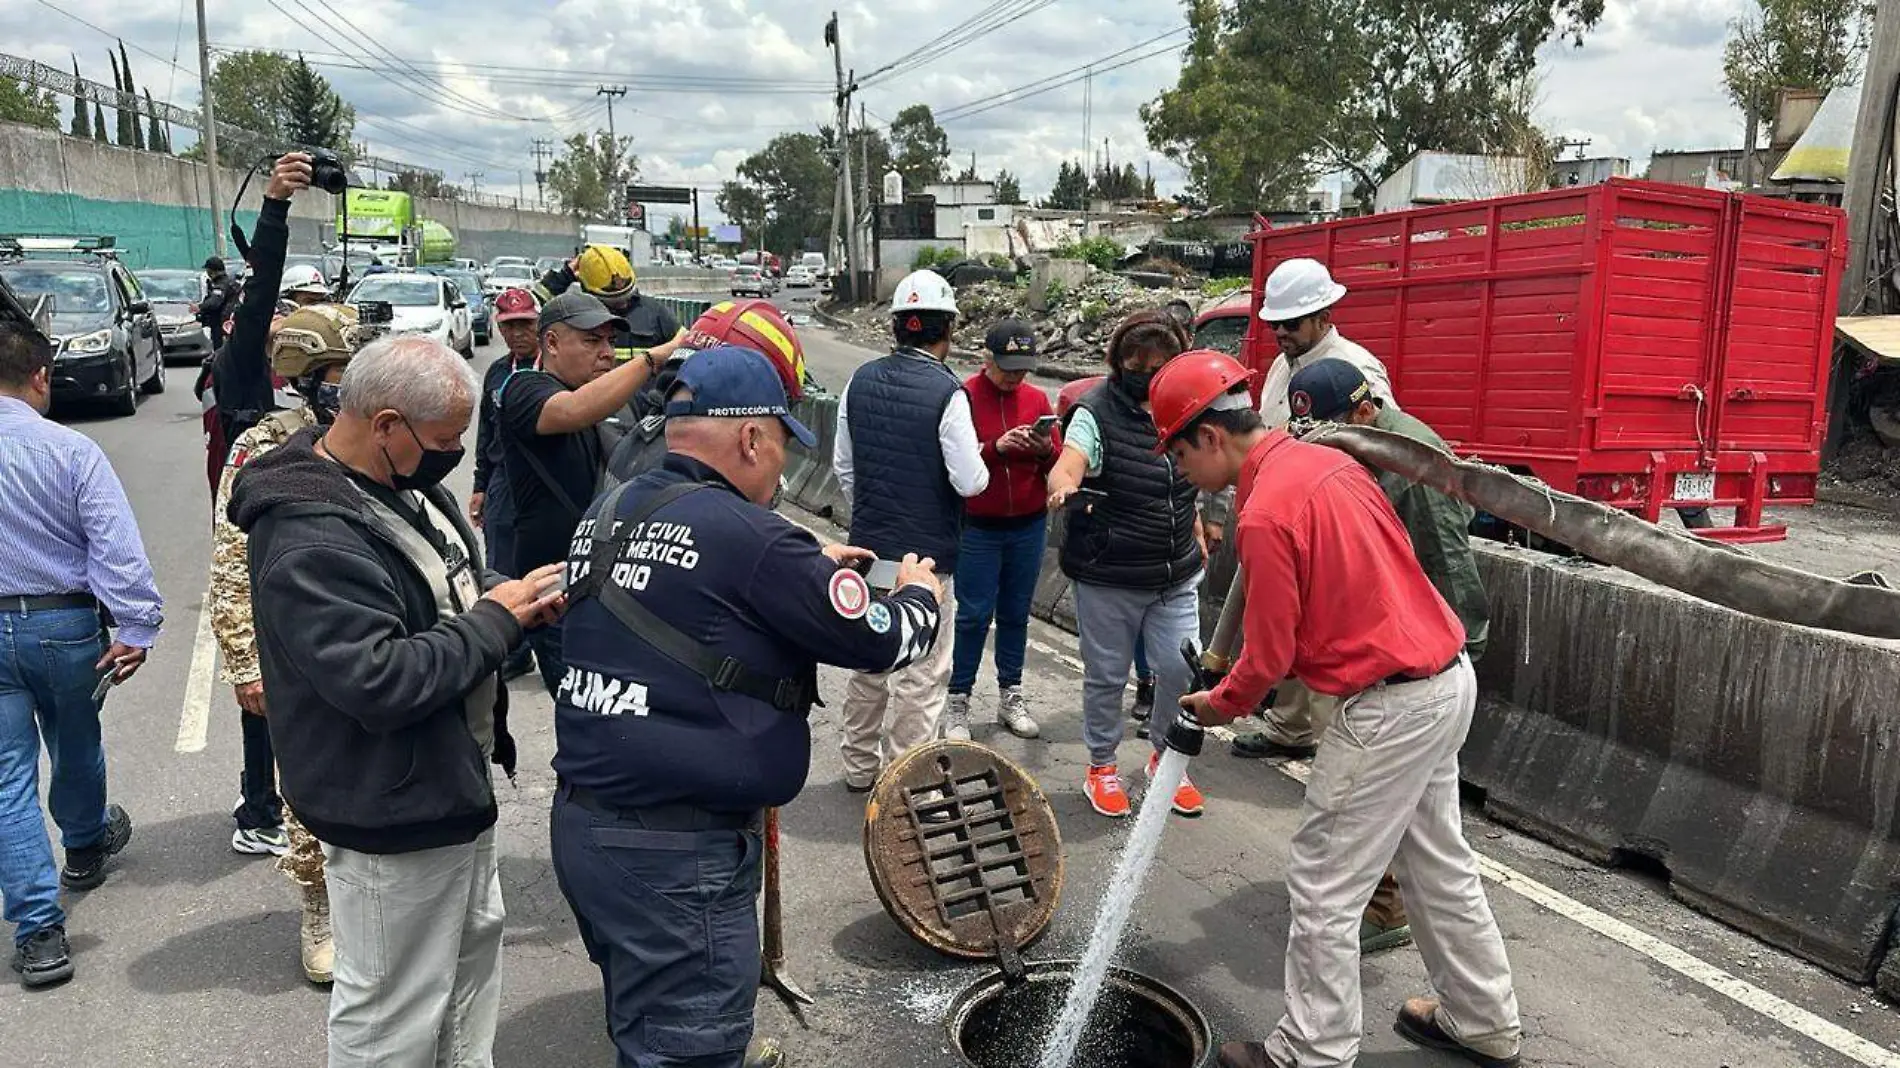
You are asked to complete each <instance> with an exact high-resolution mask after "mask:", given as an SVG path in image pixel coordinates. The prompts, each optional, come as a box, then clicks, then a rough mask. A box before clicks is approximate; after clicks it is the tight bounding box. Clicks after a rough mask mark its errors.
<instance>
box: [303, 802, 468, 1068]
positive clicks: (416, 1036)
mask: <svg viewBox="0 0 1900 1068" xmlns="http://www.w3.org/2000/svg"><path fill="white" fill-rule="evenodd" d="M323 854H324V857H325V859H326V860H327V861H328V865H327V867H328V875H329V883H330V924H331V929H332V931H333V934H334V938H335V941H336V983H335V985H334V986H332V987H331V990H330V1068H492V1066H493V1064H494V1063H495V1059H494V1046H495V1024H496V1021H497V1019H498V1018H499V1017H500V1015H501V933H502V922H503V920H504V919H505V918H506V910H505V909H504V908H503V907H502V901H501V873H500V869H499V868H498V867H497V864H496V856H495V831H494V828H492V827H491V828H489V829H488V830H486V831H483V832H482V835H481V837H479V838H477V839H475V841H473V842H470V843H468V844H467V845H459V846H444V847H442V848H440V849H425V850H422V851H421V852H417V853H358V852H356V851H355V850H351V849H339V848H337V847H336V846H333V845H327V844H326V845H325V846H324V847H323Z"/></svg>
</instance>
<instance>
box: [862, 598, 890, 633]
mask: <svg viewBox="0 0 1900 1068" xmlns="http://www.w3.org/2000/svg"><path fill="white" fill-rule="evenodd" d="M864 625H865V626H867V627H870V628H871V633H873V634H889V633H890V632H891V609H890V606H889V605H884V604H874V605H872V606H871V610H870V611H869V612H867V613H866V614H865V617H864Z"/></svg>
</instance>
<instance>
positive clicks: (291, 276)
mask: <svg viewBox="0 0 1900 1068" xmlns="http://www.w3.org/2000/svg"><path fill="white" fill-rule="evenodd" d="M289 293H314V294H316V295H318V296H323V297H327V296H329V295H330V286H329V284H328V283H326V282H325V281H324V280H323V272H322V271H319V270H317V269H316V268H315V267H313V266H311V265H310V264H307V263H294V264H291V265H290V266H289V267H286V268H284V281H283V283H282V284H281V285H279V286H278V287H277V295H278V296H280V297H281V296H284V295H286V294H289Z"/></svg>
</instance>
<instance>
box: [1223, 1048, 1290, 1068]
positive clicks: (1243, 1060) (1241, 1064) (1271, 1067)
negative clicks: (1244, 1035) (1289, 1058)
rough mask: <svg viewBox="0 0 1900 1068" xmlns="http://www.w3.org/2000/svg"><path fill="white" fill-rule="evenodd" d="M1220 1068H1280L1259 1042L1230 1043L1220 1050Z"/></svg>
mask: <svg viewBox="0 0 1900 1068" xmlns="http://www.w3.org/2000/svg"><path fill="white" fill-rule="evenodd" d="M1217 1063H1218V1064H1219V1065H1220V1068H1280V1065H1279V1064H1278V1063H1277V1062H1275V1061H1274V1059H1273V1058H1272V1057H1269V1056H1267V1047H1265V1046H1263V1045H1261V1044H1260V1043H1258V1042H1229V1043H1227V1044H1225V1045H1223V1046H1222V1047H1221V1048H1220V1060H1219V1061H1218V1062H1217Z"/></svg>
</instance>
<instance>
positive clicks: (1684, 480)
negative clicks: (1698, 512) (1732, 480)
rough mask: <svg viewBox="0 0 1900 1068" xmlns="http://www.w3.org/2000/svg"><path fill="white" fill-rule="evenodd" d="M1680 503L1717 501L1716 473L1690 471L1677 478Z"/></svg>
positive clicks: (1676, 495)
mask: <svg viewBox="0 0 1900 1068" xmlns="http://www.w3.org/2000/svg"><path fill="white" fill-rule="evenodd" d="M1674 497H1675V499H1676V500H1678V501H1712V500H1714V499H1715V472H1713V471H1689V472H1684V473H1682V474H1679V475H1677V476H1676V492H1675V494H1674Z"/></svg>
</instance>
